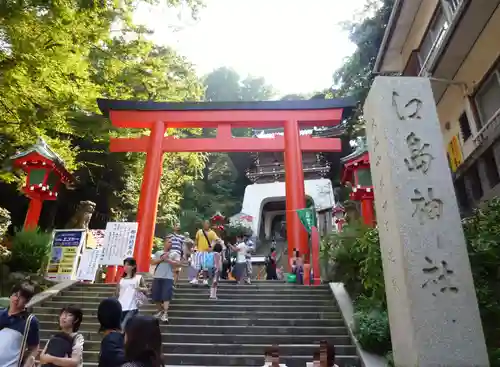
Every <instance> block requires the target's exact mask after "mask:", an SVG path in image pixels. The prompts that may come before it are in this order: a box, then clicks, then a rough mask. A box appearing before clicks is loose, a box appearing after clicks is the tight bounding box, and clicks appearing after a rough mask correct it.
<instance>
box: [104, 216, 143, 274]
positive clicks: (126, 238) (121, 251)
mask: <svg viewBox="0 0 500 367" xmlns="http://www.w3.org/2000/svg"><path fill="white" fill-rule="evenodd" d="M137 227H138V225H137V222H108V223H107V224H106V234H105V236H104V245H103V251H102V257H101V263H100V265H123V260H125V259H126V258H127V257H131V256H134V247H135V238H136V237H137Z"/></svg>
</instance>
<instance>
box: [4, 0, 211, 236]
mask: <svg viewBox="0 0 500 367" xmlns="http://www.w3.org/2000/svg"><path fill="white" fill-rule="evenodd" d="M144 1H146V0H144ZM140 2H141V1H131V0H126V1H122V2H107V3H102V4H100V5H99V6H97V5H96V3H95V2H93V1H90V0H88V1H87V0H80V1H54V2H48V1H39V0H25V1H13V0H12V1H11V0H6V1H2V2H0V80H1V83H0V159H1V160H4V161H5V160H6V158H8V157H9V156H10V155H12V154H13V153H14V152H15V151H16V150H18V149H23V148H25V147H27V146H28V145H31V144H33V142H34V141H35V140H36V137H37V136H42V137H44V138H45V139H46V140H47V142H48V143H49V145H51V147H52V148H53V149H54V150H55V151H56V152H57V153H58V154H60V155H61V156H62V157H63V159H64V160H65V162H66V165H67V168H68V169H69V170H71V171H73V172H74V174H75V176H76V178H77V180H78V182H77V183H76V185H75V187H74V188H73V189H74V191H71V192H63V193H62V195H61V198H60V200H63V201H64V202H65V205H64V207H68V209H67V210H69V211H71V208H72V206H74V205H72V204H71V203H73V204H76V202H78V201H79V200H82V199H91V200H94V201H96V202H97V203H98V210H99V211H102V212H104V214H105V215H106V218H105V219H104V222H105V221H106V220H110V219H113V218H132V217H134V214H135V210H136V204H137V200H138V194H139V190H140V182H141V178H142V168H143V167H144V155H143V154H118V153H113V154H110V153H109V152H107V150H108V149H107V146H108V143H109V138H110V136H117V135H122V136H134V135H137V134H141V133H143V132H142V131H131V130H121V131H117V130H115V129H113V128H112V126H111V125H110V123H109V121H108V120H107V119H105V118H103V117H102V116H100V115H99V113H98V111H97V105H96V103H95V99H96V98H97V97H106V98H118V99H139V100H156V101H183V100H199V99H200V98H201V97H202V95H203V90H202V85H201V84H200V82H199V79H198V78H197V77H196V74H195V72H194V69H193V67H192V65H191V64H190V63H189V62H187V60H185V59H184V58H183V57H181V56H179V55H178V54H176V53H175V51H174V50H172V49H171V48H168V47H160V46H157V45H154V44H153V43H152V42H150V41H148V40H147V38H146V36H147V34H148V32H149V31H148V30H147V29H146V28H144V27H141V26H137V25H135V24H133V22H132V21H131V19H132V17H131V16H132V12H133V9H134V6H136V5H138V4H139V3H140ZM148 2H151V3H152V2H154V1H148ZM164 2H166V3H167V4H169V5H171V6H176V5H180V4H181V3H186V4H188V5H190V6H192V9H193V11H196V10H197V9H198V7H199V5H200V1H198V0H186V1H184V0H168V1H167V0H164ZM117 24H119V25H120V26H121V28H120V29H119V30H118V31H116V29H115V28H116V25H117ZM112 28H114V30H112ZM200 133H201V130H200V129H183V130H173V129H170V130H169V131H168V134H169V135H178V136H184V135H190V136H193V135H199V134H200ZM204 162H205V155H204V154H195V153H189V154H179V153H175V154H166V156H165V160H164V172H165V175H164V176H163V178H162V195H161V196H160V215H159V218H160V220H162V221H163V220H167V218H169V216H170V217H171V216H172V215H173V214H174V213H175V212H176V210H177V209H178V203H179V200H180V196H181V191H182V189H183V184H184V183H185V182H187V181H189V180H192V179H194V178H195V177H198V176H200V174H201V173H200V172H201V169H202V168H203V165H204ZM18 179H19V177H17V176H16V175H15V174H14V173H13V172H10V171H8V170H5V169H4V170H0V180H3V181H8V182H14V181H16V180H18ZM167 196H168V199H167ZM65 209H66V208H63V209H61V208H60V213H62V214H61V216H62V217H65V216H66V217H67V215H70V214H71V213H66V212H65V211H64V210H65ZM96 218H97V216H96ZM63 220H64V218H63ZM101 225H102V224H101ZM101 225H99V226H101Z"/></svg>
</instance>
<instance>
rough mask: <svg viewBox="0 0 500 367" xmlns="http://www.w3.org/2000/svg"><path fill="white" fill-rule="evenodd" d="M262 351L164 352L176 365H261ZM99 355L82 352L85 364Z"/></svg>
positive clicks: (352, 363)
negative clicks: (242, 352) (231, 352)
mask: <svg viewBox="0 0 500 367" xmlns="http://www.w3.org/2000/svg"><path fill="white" fill-rule="evenodd" d="M263 354H264V351H263V350H262V352H261V353H256V354H194V353H189V354H177V353H164V357H165V360H166V361H168V363H171V364H176V365H199V366H201V365H204V366H234V365H238V366H262V365H263V363H264V357H263ZM98 356H99V352H97V351H88V352H84V357H83V358H84V361H85V366H87V361H88V362H96V361H97V359H98ZM312 358H313V355H312V353H311V355H309V356H305V355H295V354H294V355H291V356H280V363H285V364H286V365H287V367H304V366H305V364H306V363H307V362H311V361H312ZM335 363H336V364H337V365H338V366H339V367H358V366H359V360H358V357H356V356H352V355H340V354H337V355H336V357H335Z"/></svg>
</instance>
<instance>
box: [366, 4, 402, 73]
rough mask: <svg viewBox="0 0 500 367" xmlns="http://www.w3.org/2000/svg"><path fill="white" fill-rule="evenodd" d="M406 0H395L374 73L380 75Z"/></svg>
mask: <svg viewBox="0 0 500 367" xmlns="http://www.w3.org/2000/svg"><path fill="white" fill-rule="evenodd" d="M403 1H404V0H395V2H394V5H393V7H392V11H391V15H390V16H389V21H388V22H387V26H386V28H385V32H384V37H383V38H382V43H381V44H380V48H379V50H378V53H377V59H376V60H375V65H374V66H373V73H378V72H379V71H380V65H381V64H382V62H383V61H384V58H385V53H386V51H387V48H388V46H389V41H390V39H391V38H392V35H393V33H394V30H395V29H396V24H397V19H398V17H399V14H400V13H401V9H402V7H403Z"/></svg>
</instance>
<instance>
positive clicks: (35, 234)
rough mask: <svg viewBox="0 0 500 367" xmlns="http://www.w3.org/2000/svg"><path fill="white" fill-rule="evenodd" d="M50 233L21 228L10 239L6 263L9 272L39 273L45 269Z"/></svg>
mask: <svg viewBox="0 0 500 367" xmlns="http://www.w3.org/2000/svg"><path fill="white" fill-rule="evenodd" d="M51 238H52V235H51V234H50V233H45V232H42V231H40V230H37V229H34V230H21V231H18V232H16V235H15V236H14V238H13V239H12V248H11V256H10V260H9V261H8V263H7V265H8V266H9V269H10V271H11V272H18V271H19V272H25V273H33V274H34V273H40V272H41V271H44V270H45V266H46V265H47V260H48V256H49V252H50V240H51Z"/></svg>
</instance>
